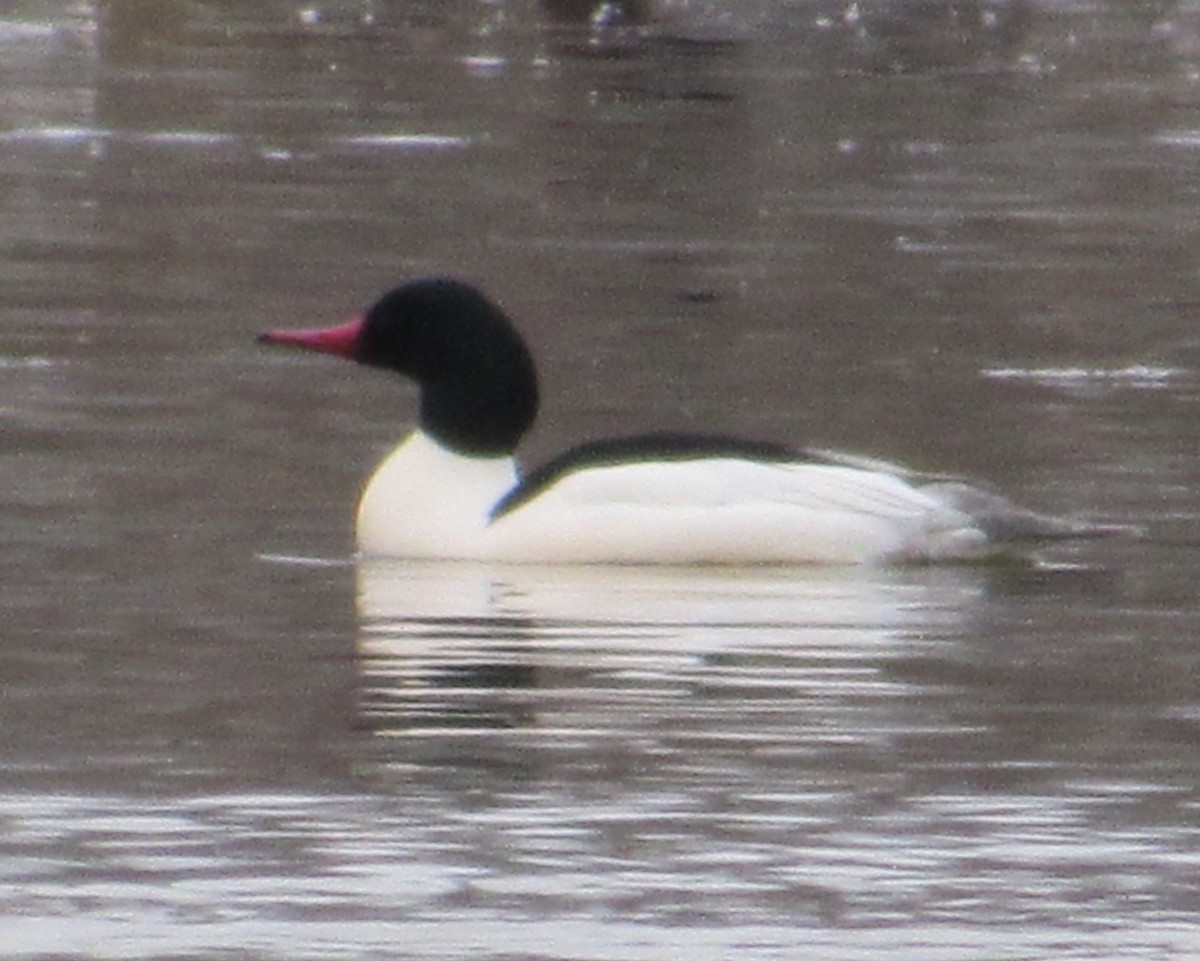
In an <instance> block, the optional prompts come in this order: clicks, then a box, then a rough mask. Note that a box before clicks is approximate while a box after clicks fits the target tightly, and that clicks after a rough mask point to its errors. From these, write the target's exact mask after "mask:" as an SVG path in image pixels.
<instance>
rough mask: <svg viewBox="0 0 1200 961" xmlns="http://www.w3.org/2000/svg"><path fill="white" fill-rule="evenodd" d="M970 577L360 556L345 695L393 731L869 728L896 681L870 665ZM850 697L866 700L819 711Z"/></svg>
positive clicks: (963, 600) (947, 616) (954, 610)
mask: <svg viewBox="0 0 1200 961" xmlns="http://www.w3.org/2000/svg"><path fill="white" fill-rule="evenodd" d="M979 590H980V587H979V584H978V582H977V581H974V580H973V579H972V578H971V577H970V576H969V575H961V574H954V573H948V572H936V571H917V572H903V571H901V572H887V571H860V570H858V569H854V570H847V571H830V570H826V569H814V570H811V571H808V570H804V571H797V570H795V569H771V568H762V569H721V568H692V569H688V568H679V569H670V568H666V569H664V568H636V567H629V568H621V567H596V568H590V567H573V568H572V567H533V566H529V567H526V566H510V567H489V566H486V565H473V564H420V563H405V562H397V561H369V562H366V561H364V562H363V563H361V564H360V565H359V567H358V609H359V617H360V636H359V657H360V669H361V673H362V681H361V692H360V693H361V696H362V703H361V711H362V716H363V718H364V720H365V721H367V723H368V726H369V727H371V728H373V729H374V730H376V731H377V732H380V733H388V734H399V733H404V734H406V735H415V734H426V735H427V734H431V733H437V732H443V733H444V732H446V731H453V732H454V733H455V734H456V735H463V734H465V733H469V732H474V733H476V734H481V733H483V732H486V731H489V730H493V731H494V730H500V729H503V730H506V731H508V732H509V736H510V737H511V736H512V734H513V732H515V731H517V730H521V729H526V730H530V731H533V730H534V729H536V733H537V736H538V737H540V738H543V739H545V738H551V739H557V740H559V741H564V740H569V741H575V742H578V741H579V740H580V739H585V740H588V741H589V742H595V741H596V740H597V739H599V740H606V739H611V738H616V739H625V743H627V744H631V743H633V742H634V741H638V740H643V741H644V740H645V739H646V738H653V739H655V740H657V738H658V737H659V736H660V735H661V734H662V732H664V731H669V732H671V733H672V734H673V735H679V736H691V737H702V738H704V739H705V740H707V741H712V742H715V741H721V742H724V743H729V744H732V743H733V742H734V741H736V740H738V739H747V738H748V739H749V740H751V741H753V742H756V743H757V744H759V745H760V746H761V745H764V744H768V743H770V742H771V741H773V740H774V741H776V742H780V743H783V742H794V741H798V740H803V738H804V737H805V736H806V734H805V732H806V731H807V733H808V734H810V735H815V736H819V737H820V738H826V737H828V736H831V735H834V734H835V732H836V731H837V730H838V729H841V728H843V726H844V725H845V724H848V725H849V727H848V728H847V731H849V733H850V736H853V737H855V738H858V737H866V738H868V739H869V738H871V737H873V734H872V733H871V732H872V731H877V730H883V729H885V728H890V727H891V726H892V725H893V724H894V718H892V719H885V718H884V717H882V716H881V717H879V718H877V719H876V720H875V721H872V720H871V719H870V717H869V714H870V713H871V711H873V710H875V709H879V710H882V711H883V712H884V714H890V711H891V708H890V706H889V705H890V704H891V702H893V701H894V700H895V697H896V695H897V694H898V693H903V692H901V691H900V690H899V689H900V688H902V687H904V685H903V684H902V683H901V682H898V681H895V680H893V679H890V678H888V677H885V676H884V675H883V673H882V672H881V671H880V667H881V665H882V664H883V663H885V662H886V661H887V660H889V659H891V658H893V657H896V656H900V655H901V654H905V655H907V654H911V653H912V650H913V648H914V646H919V645H921V644H922V643H924V642H925V639H927V638H929V637H931V636H938V637H941V636H945V632H946V631H951V630H956V629H957V625H958V624H959V622H960V620H961V618H962V612H963V610H964V609H967V608H969V607H970V605H971V602H972V600H973V599H974V598H975V597H976V595H977V594H978V592H979ZM851 697H853V698H855V699H856V700H859V701H861V700H862V699H864V698H865V699H866V700H867V701H869V702H870V709H869V710H868V711H867V712H864V711H863V710H862V707H863V704H861V703H860V704H858V705H856V706H855V707H854V708H852V709H851V713H850V714H848V715H847V716H846V717H844V718H843V717H839V716H835V715H838V713H839V712H841V711H842V710H843V707H841V706H839V704H841V703H842V702H844V701H845V699H847V698H851ZM813 707H817V708H818V713H819V715H820V719H819V720H817V717H816V715H811V716H807V717H803V718H802V717H801V716H800V715H801V714H802V713H803V712H804V711H805V710H806V709H810V708H813ZM814 725H815V727H814ZM818 729H819V730H818ZM643 746H644V745H643Z"/></svg>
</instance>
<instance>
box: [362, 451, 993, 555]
mask: <svg viewBox="0 0 1200 961" xmlns="http://www.w3.org/2000/svg"><path fill="white" fill-rule="evenodd" d="M516 481H517V471H516V466H515V464H514V462H513V460H512V459H511V458H508V457H496V458H478V457H466V456H463V455H461V454H456V453H454V452H453V451H450V450H448V449H446V448H444V447H442V446H440V445H439V444H437V443H436V442H435V441H433V440H432V439H430V438H429V437H427V436H426V435H425V434H423V433H421V432H417V433H415V434H413V435H412V436H411V437H409V438H408V439H407V440H405V441H404V443H402V444H401V445H400V446H399V447H398V448H396V450H394V451H393V452H392V453H391V454H390V455H389V456H388V457H387V459H386V460H385V461H384V462H383V464H382V465H380V467H379V469H378V470H377V471H376V472H375V474H374V476H373V477H372V478H371V480H370V481H369V483H368V485H367V488H366V490H365V491H364V492H363V496H362V499H361V501H360V502H359V509H358V545H359V549H360V551H362V552H363V553H365V554H372V555H382V556H389V557H404V558H422V559H438V560H475V561H498V562H506V563H548V564H599V563H604V564H862V563H888V562H904V561H940V560H960V559H968V558H972V557H976V556H979V555H980V554H981V553H983V552H984V551H985V550H986V540H987V539H986V537H985V536H984V534H983V533H982V532H981V531H980V530H978V529H977V528H976V527H975V526H974V525H973V524H972V522H971V520H970V519H969V518H967V517H966V516H965V515H963V514H961V513H959V512H958V511H956V510H954V509H952V508H950V507H948V506H946V505H945V504H943V503H941V502H940V501H938V500H936V499H935V498H933V497H932V496H930V495H929V494H926V493H923V492H921V491H919V490H917V489H915V488H914V487H912V486H911V485H910V484H908V483H907V482H906V481H904V480H902V479H901V478H899V477H897V476H895V475H893V474H889V473H886V472H883V471H875V470H866V469H860V468H856V467H847V466H836V465H824V464H807V463H795V464H791V463H764V462H757V461H750V460H743V459H739V458H733V457H714V458H706V459H693V460H677V461H669V460H667V461H646V462H643V461H637V462H630V463H627V464H619V465H613V466H607V465H605V466H596V467H589V468H584V469H581V470H578V471H576V472H574V473H570V474H567V475H565V476H563V477H562V478H560V479H559V480H558V481H557V482H556V483H555V484H553V485H552V486H550V487H548V488H547V489H545V490H544V491H542V492H541V493H539V494H538V495H537V496H535V497H534V498H532V499H531V500H529V501H526V502H524V503H522V504H520V505H519V506H518V507H516V508H515V509H514V510H512V511H511V512H509V513H506V514H504V515H502V516H501V517H499V518H498V519H496V520H494V521H493V520H492V519H491V511H492V508H493V506H494V505H495V504H496V502H497V501H498V500H499V499H500V498H501V497H502V496H503V495H504V494H505V493H506V492H508V491H509V490H510V489H511V488H512V487H513V485H514V484H515V483H516Z"/></svg>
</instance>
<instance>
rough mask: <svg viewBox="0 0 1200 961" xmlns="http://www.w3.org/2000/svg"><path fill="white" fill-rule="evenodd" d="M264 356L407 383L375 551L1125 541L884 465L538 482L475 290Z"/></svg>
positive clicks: (631, 551) (570, 455)
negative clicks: (414, 390) (360, 369)
mask: <svg viewBox="0 0 1200 961" xmlns="http://www.w3.org/2000/svg"><path fill="white" fill-rule="evenodd" d="M260 340H261V341H263V342H265V343H271V344H284V345H291V346H296V347H301V348H304V349H307V350H315V351H320V352H323V353H329V354H335V355H337V356H341V357H346V358H349V359H352V360H355V361H357V362H359V363H362V364H366V365H369V366H373V367H380V368H384V369H386V370H391V371H394V372H396V373H400V374H404V375H405V376H407V377H410V378H412V379H413V380H415V381H416V382H417V384H418V385H419V386H420V389H421V402H420V414H419V418H418V424H419V429H418V430H417V431H416V432H415V433H414V434H413V436H412V437H411V438H409V439H408V440H406V441H405V442H404V443H402V444H401V445H400V446H399V447H398V448H397V449H396V450H395V451H393V452H392V454H391V455H389V456H388V457H387V458H386V459H385V461H384V463H383V464H382V465H381V466H380V467H379V469H378V470H377V471H376V472H375V474H374V475H373V477H372V478H371V480H370V482H369V483H368V484H367V486H366V488H365V490H364V491H363V495H362V498H361V499H360V501H359V510H358V542H359V547H360V550H362V551H364V552H367V553H377V554H386V555H390V556H397V557H412V558H427V559H469V560H488V561H504V562H541V563H671V564H689V563H739V564H745V563H776V564H787V563H839V564H840V563H861V562H871V561H884V562H886V561H914V560H915V561H931V560H954V559H964V558H975V557H978V556H980V554H981V553H984V552H986V551H987V550H988V549H989V548H988V544H989V542H991V543H992V544H993V545H994V544H995V543H996V542H998V541H1006V542H1007V541H1013V540H1018V539H1043V540H1044V539H1061V538H1066V537H1086V536H1095V535H1102V534H1110V533H1114V532H1116V531H1117V530H1119V528H1115V527H1112V526H1104V525H1092V524H1088V523H1085V522H1080V521H1074V520H1067V519H1062V518H1053V517H1048V516H1046V515H1041V514H1035V513H1033V512H1030V511H1026V510H1024V509H1022V508H1019V507H1017V506H1016V505H1014V504H1012V503H1011V502H1009V501H1008V500H1006V499H1004V498H1002V497H999V496H998V495H994V494H991V493H990V492H981V491H979V490H978V488H975V487H972V486H969V485H965V484H962V483H960V482H958V481H948V480H947V479H946V478H940V477H937V478H926V477H922V476H921V475H918V474H913V473H911V472H908V471H906V470H904V469H903V468H899V467H894V466H893V465H888V464H884V463H882V462H874V461H868V460H864V459H861V458H853V457H848V456H845V455H839V454H836V453H830V452H827V451H812V450H804V449H795V448H791V447H787V446H785V445H781V444H772V443H760V442H754V441H746V440H740V439H737V438H730V437H723V436H719V435H704V434H662V433H660V434H647V435H642V436H640V437H633V438H624V439H617V440H602V441H592V442H590V443H586V444H581V445H579V446H577V447H574V448H571V449H570V450H568V451H566V452H565V453H563V454H561V455H559V456H558V457H556V458H553V459H552V460H550V461H549V462H547V463H546V464H545V465H543V466H542V467H540V468H538V469H536V470H534V471H532V472H531V473H529V474H528V475H526V476H525V477H523V478H522V477H521V476H520V475H519V473H518V471H517V469H516V463H515V460H514V458H513V455H514V453H515V450H516V447H517V445H518V443H519V442H520V440H521V438H522V436H524V434H525V433H526V432H527V431H528V430H529V428H530V427H531V426H532V424H533V421H534V418H535V417H536V416H537V407H538V388H537V375H536V372H535V369H534V364H533V360H532V358H531V357H530V354H529V351H528V349H527V348H526V347H525V343H524V341H523V340H522V339H521V336H520V334H518V333H517V331H516V329H515V328H514V327H513V325H512V323H511V322H510V321H509V319H508V317H506V316H505V314H504V312H503V311H502V310H501V309H500V308H499V307H497V306H496V305H495V304H493V303H492V302H491V301H490V300H488V299H487V298H486V297H484V296H483V294H481V293H480V292H479V291H477V290H475V289H474V288H473V287H470V286H468V285H466V284H463V283H460V282H458V281H454V280H448V279H443V278H433V279H426V280H417V281H413V282H411V283H408V284H405V285H404V286H402V287H398V288H396V289H395V290H393V291H391V292H390V293H388V294H386V295H385V296H384V297H382V298H381V299H380V300H379V301H378V302H377V303H376V304H375V305H374V306H372V307H371V308H370V310H368V311H367V313H366V314H365V315H364V316H363V317H362V318H360V319H356V320H353V321H351V322H350V323H347V324H344V325H342V326H340V327H333V328H328V329H324V330H308V331H273V332H270V333H266V334H263V335H262V336H261V337H260Z"/></svg>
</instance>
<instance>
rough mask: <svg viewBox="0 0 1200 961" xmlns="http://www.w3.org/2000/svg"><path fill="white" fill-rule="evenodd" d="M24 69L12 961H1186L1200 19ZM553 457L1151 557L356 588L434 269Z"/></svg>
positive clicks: (24, 60)
mask: <svg viewBox="0 0 1200 961" xmlns="http://www.w3.org/2000/svg"><path fill="white" fill-rule="evenodd" d="M583 6H586V5H578V7H576V6H575V5H572V4H559V3H545V4H533V3H473V2H466V0H463V2H454V3H412V4H383V3H370V2H363V3H352V2H344V3H312V4H289V3H269V4H262V5H255V6H254V7H253V9H251V8H250V7H249V6H246V5H236V4H229V3H218V2H201V0H193V2H189V0H156V2H153V3H147V2H135V0H110V2H109V3H106V4H103V5H100V6H95V5H93V4H92V3H88V2H79V3H72V4H69V5H63V4H56V3H55V4H52V3H40V2H34V0H29V2H22V3H18V4H16V5H10V7H8V8H6V10H5V14H4V17H3V19H0V83H2V84H3V86H4V89H5V91H6V96H5V98H3V103H0V186H2V188H3V189H2V190H0V210H2V212H3V216H0V249H2V250H3V252H4V256H3V258H2V259H0V271H2V276H3V286H2V288H0V289H2V291H3V293H2V294H0V313H2V315H3V322H4V323H3V335H2V342H0V417H2V418H3V419H2V421H0V426H2V430H3V433H4V438H5V441H6V443H5V445H4V449H3V453H0V484H2V485H3V486H2V489H3V491H4V492H5V494H4V497H3V498H2V499H0V515H2V517H3V529H4V530H5V531H6V545H5V551H4V553H3V557H2V559H0V569H2V570H3V574H4V584H5V604H4V608H5V617H4V629H3V631H2V632H0V730H3V732H4V738H3V748H0V876H2V877H3V878H4V881H5V884H4V885H3V888H2V892H3V893H0V921H2V926H3V930H4V932H5V935H4V942H5V946H4V951H3V953H4V954H5V956H6V957H12V958H33V957H46V956H54V957H57V958H115V959H141V958H147V959H148V958H158V957H167V956H170V957H177V958H202V957H203V958H209V957H214V956H221V955H223V954H229V955H232V954H238V955H239V956H247V957H262V958H287V959H289V961H295V959H304V958H329V957H348V958H374V957H379V958H383V957H387V958H395V957H412V958H422V959H424V958H437V957H446V958H451V957H453V958H461V957H487V958H497V959H515V958H538V959H550V958H555V959H557V958H562V959H589V961H595V959H622V961H623V959H657V958H662V957H664V956H676V955H684V954H686V955H687V956H689V957H696V958H725V957H732V956H737V957H739V958H793V957H796V956H797V953H798V952H799V953H805V952H807V953H810V954H811V953H816V954H819V955H820V956H821V957H823V958H833V959H867V958H871V959H877V958H897V959H899V958H912V957H921V958H929V959H940V958H965V957H973V958H989V959H992V958H996V959H1026V958H1028V959H1042V958H1046V957H1067V958H1089V959H1096V958H1104V959H1109V958H1112V959H1116V958H1121V959H1127V958H1142V957H1144V958H1148V959H1149V958H1153V959H1156V961H1158V959H1162V958H1169V957H1179V958H1184V957H1191V956H1192V955H1194V953H1195V951H1196V948H1197V944H1198V942H1200V937H1198V936H1197V933H1196V923H1195V921H1196V919H1195V905H1196V903H1197V885H1198V884H1200V854H1198V851H1200V845H1198V844H1197V837H1196V827H1195V824H1196V810H1197V804H1198V803H1200V797H1198V794H1197V788H1196V784H1197V781H1198V766H1200V751H1198V750H1197V747H1196V745H1197V743H1198V739H1197V734H1198V725H1200V690H1198V684H1197V671H1198V669H1200V663H1198V658H1197V648H1196V643H1195V637H1196V636H1197V627H1198V623H1197V622H1198V620H1200V618H1198V617H1197V609H1196V602H1195V597H1196V591H1195V584H1196V581H1197V574H1198V571H1197V562H1196V550H1197V545H1198V544H1200V523H1198V515H1197V510H1196V495H1195V490H1196V488H1197V479H1198V477H1200V460H1198V458H1197V453H1196V450H1197V448H1196V444H1195V431H1196V427H1195V425H1196V423H1197V417H1196V414H1197V401H1198V398H1200V392H1198V386H1200V379H1198V377H1197V357H1198V356H1200V348H1198V345H1200V338H1198V335H1197V333H1196V330H1195V324H1194V320H1193V314H1194V309H1195V305H1196V303H1197V302H1200V296H1198V295H1197V289H1196V277H1197V274H1196V268H1195V256H1196V255H1195V250H1194V248H1195V246H1196V245H1195V236H1196V227H1195V224H1196V223H1198V222H1200V218H1198V217H1197V213H1198V210H1197V206H1198V200H1197V194H1196V191H1195V185H1194V181H1195V174H1196V170H1197V163H1198V162H1200V155H1198V154H1197V147H1198V145H1200V132H1198V131H1200V114H1198V113H1197V109H1196V106H1197V92H1198V91H1197V86H1198V83H1200V79H1198V78H1200V59H1198V57H1200V55H1198V53H1197V51H1200V41H1198V38H1200V12H1198V11H1197V10H1196V9H1195V8H1194V5H1192V4H1188V3H1161V4H1137V5H1134V4H1125V3H1117V2H1111V3H1103V2H1101V3H1090V2H1089V3H1076V2H1070V0H1042V2H1033V0H1030V2H1020V0H1009V2H1004V3H1001V2H984V0H980V2H978V3H956V4H944V5H940V4H924V3H915V2H902V0H894V2H891V3H880V4H870V5H868V4H861V5H853V6H851V7H847V6H845V5H842V4H832V3H823V2H813V3H788V2H766V0H764V2H761V3H756V4H751V5H744V6H742V5H739V7H738V12H737V13H736V14H733V13H730V12H729V10H728V9H727V8H726V6H725V5H719V4H709V3H704V2H691V3H673V4H661V5H659V6H657V7H655V8H654V9H653V10H651V11H649V12H648V11H647V10H646V9H645V8H643V7H640V6H639V8H638V9H637V10H633V11H631V13H630V17H629V18H628V19H626V20H622V19H621V18H619V17H615V18H613V17H608V18H605V17H602V18H600V19H601V20H602V21H604V22H603V23H600V22H597V23H595V24H590V23H589V22H588V18H587V16H586V13H587V12H588V11H582V12H581V10H580V9H579V7H583ZM431 272H439V273H443V272H444V273H452V274H455V275H458V276H462V277H465V278H467V279H470V280H472V281H475V282H478V283H480V284H482V285H483V286H485V287H486V288H487V289H488V291H489V292H490V293H491V294H493V295H494V296H495V297H496V298H498V299H499V300H500V301H501V302H502V303H504V305H505V306H506V307H507V308H508V309H509V310H510V312H511V313H512V314H513V315H514V317H515V318H516V319H517V321H518V323H519V325H520V326H521V328H522V329H523V330H524V331H525V332H526V334H527V335H528V337H529V339H530V341H531V343H532V345H533V348H534V350H535V353H536V356H537V358H538V360H539V363H540V366H541V368H542V374H543V379H544V384H543V387H544V398H545V401H544V406H543V411H542V416H541V419H540V422H539V425H538V427H537V428H536V430H535V432H534V434H533V435H532V436H531V437H530V438H529V439H528V442H527V444H526V448H525V451H524V453H525V454H526V456H527V457H528V459H529V460H530V461H537V460H538V459H540V458H542V457H544V456H547V455H549V454H550V453H552V452H554V451H556V450H557V449H559V448H560V447H561V446H562V445H564V444H566V443H570V442H573V441H575V440H578V439H580V438H583V437H588V436H594V435H602V434H610V433H616V432H625V431H627V432H636V431H641V430H645V429H649V428H653V427H666V428H684V429H707V430H719V431H733V432H739V433H745V434H749V435H753V436H757V437H763V438H772V439H778V440H781V441H785V442H789V443H794V444H805V443H812V444H817V445H820V446H828V447H835V448H841V449H849V450H852V451H856V452H859V453H863V454H870V455H877V456H883V457H887V458H892V459H895V460H899V461H903V462H907V463H911V464H914V465H916V466H919V467H925V468H931V469H940V470H953V471H961V472H964V473H968V474H975V475H978V476H982V477H986V478H989V479H990V480H992V481H994V482H995V483H996V484H997V485H998V486H1000V487H1001V488H1003V489H1004V490H1006V491H1008V492H1009V493H1011V494H1012V495H1013V496H1014V497H1016V498H1017V499H1019V500H1021V501H1023V502H1025V503H1028V504H1030V505H1031V506H1035V507H1038V508H1040V509H1044V510H1051V511H1067V512H1077V513H1079V514H1081V515H1085V516H1090V517H1094V518H1097V519H1102V520H1107V521H1113V522H1120V523H1133V524H1138V525H1141V526H1142V527H1143V528H1144V530H1145V535H1144V536H1142V537H1140V538H1125V539H1118V540H1113V541H1105V542H1101V543H1094V544H1079V545H1072V546H1070V547H1066V548H1062V549H1059V550H1057V551H1055V552H1053V553H1051V554H1049V555H1047V556H1046V557H1045V558H1043V563H1042V564H1041V565H1040V566H1035V567H1029V568H1013V569H1001V570H986V569H961V570H941V569H914V570H898V571H832V572H831V571H783V570H742V571H732V570H722V569H702V570H695V571H646V570H640V569H636V568H634V569H618V570H611V571H588V570H545V569H539V568H528V569H526V568H517V569H507V570H506V569H495V568H488V567H477V566H473V565H405V564H394V563H369V564H356V563H355V562H354V559H353V557H352V531H351V522H352V513H353V503H354V499H355V497H356V495H357V492H358V490H359V488H360V485H361V483H362V479H363V477H364V476H365V475H366V474H367V473H368V472H369V470H370V469H371V466H372V464H373V463H374V462H375V461H376V460H377V459H378V457H380V456H381V455H382V453H383V452H384V451H386V450H387V449H388V447H389V446H390V445H391V444H392V443H394V441H395V439H396V438H397V437H398V436H399V435H400V434H402V433H403V432H404V431H405V430H407V429H408V427H409V426H410V425H411V422H412V417H413V414H414V405H413V400H414V395H413V393H412V391H411V389H410V388H408V387H405V386H404V385H402V384H399V383H397V382H394V381H393V380H392V379H390V378H388V377H386V376H384V375H381V374H378V373H375V372H369V371H364V370H361V369H354V368H352V367H351V366H350V365H339V364H335V363H333V362H332V361H329V360H328V359H322V358H313V357H303V356H298V355H292V354H286V353H271V352H265V351H261V350H260V349H258V348H256V346H255V345H254V343H253V335H254V334H255V332H257V331H258V330H259V329H261V328H263V327H267V326H276V325H281V324H315V323H322V322H333V321H336V320H340V319H342V318H343V317H344V316H346V315H348V314H350V313H352V312H354V311H357V310H360V309H361V308H362V307H363V306H365V304H367V303H369V302H370V301H371V300H372V299H373V298H374V297H375V296H376V295H377V294H378V293H379V292H381V291H382V290H384V289H386V288H387V287H388V286H390V285H391V284H393V283H395V282H397V281H399V280H401V279H403V278H405V277H409V276H412V275H415V274H423V273H431Z"/></svg>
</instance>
